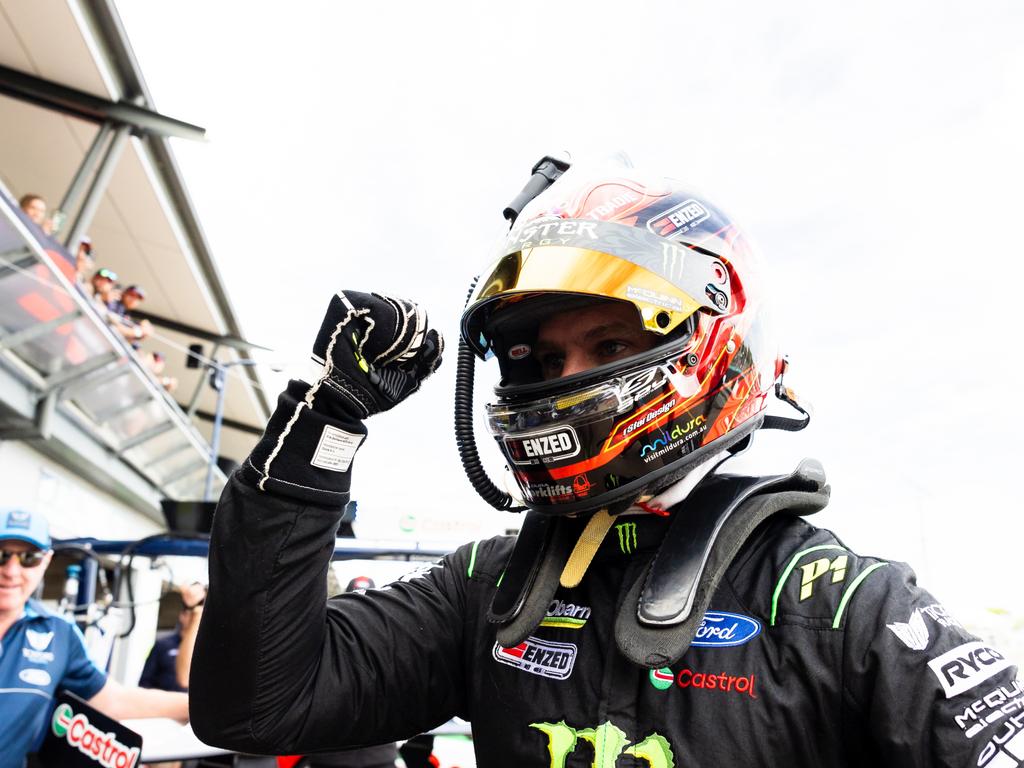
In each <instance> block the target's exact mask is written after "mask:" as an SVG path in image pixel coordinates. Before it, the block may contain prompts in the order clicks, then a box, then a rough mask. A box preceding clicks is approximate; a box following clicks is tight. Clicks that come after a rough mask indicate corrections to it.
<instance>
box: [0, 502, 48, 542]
mask: <svg viewBox="0 0 1024 768" xmlns="http://www.w3.org/2000/svg"><path fill="white" fill-rule="evenodd" d="M4 539H17V540H18V541H27V542H28V543H29V544H32V545H33V546H36V547H39V548H40V549H44V550H45V549H49V548H50V526H48V525H47V524H46V518H45V517H43V516H42V515H41V514H39V513H36V514H32V513H31V512H28V511H26V510H24V509H2V510H0V541H3V540H4Z"/></svg>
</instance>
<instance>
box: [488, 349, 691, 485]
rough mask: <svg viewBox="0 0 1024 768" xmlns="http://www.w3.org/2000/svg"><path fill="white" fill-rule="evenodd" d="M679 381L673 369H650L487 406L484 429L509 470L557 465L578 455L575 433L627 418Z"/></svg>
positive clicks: (666, 366)
mask: <svg viewBox="0 0 1024 768" xmlns="http://www.w3.org/2000/svg"><path fill="white" fill-rule="evenodd" d="M680 378H681V377H679V375H678V373H677V372H676V370H675V368H673V367H672V366H670V365H667V364H664V365H655V366H651V367H649V368H646V369H644V370H641V371H633V372H631V373H628V374H625V375H623V376H620V377H617V378H614V379H611V380H610V381H606V382H602V383H600V384H593V385H590V386H584V387H581V388H579V389H576V390H573V391H570V392H564V393H560V394H556V395H552V396H550V397H542V398H538V399H536V400H531V401H529V402H525V403H523V402H519V403H513V402H499V403H496V404H488V405H486V416H487V429H488V431H490V433H491V434H492V435H494V437H495V438H496V439H497V440H499V441H501V442H502V443H503V444H504V447H505V451H506V453H507V455H508V456H509V458H510V459H511V460H512V462H513V463H514V464H520V465H529V464H532V465H547V464H551V463H553V462H559V463H560V462H563V461H565V460H568V459H571V458H572V457H573V456H575V455H576V454H577V453H579V450H580V444H579V441H578V439H577V437H576V432H575V430H576V428H584V427H587V426H589V425H590V424H593V423H595V422H600V421H604V420H606V419H608V418H612V417H614V416H616V415H618V414H621V413H626V412H627V411H629V410H631V409H632V408H633V406H634V405H635V404H636V403H637V402H638V401H639V400H640V399H642V398H646V397H648V396H649V395H650V394H651V393H652V392H656V391H658V390H660V389H662V388H663V387H664V386H665V384H666V383H667V382H669V381H670V380H672V381H674V382H675V383H676V385H677V387H678V386H681V381H680Z"/></svg>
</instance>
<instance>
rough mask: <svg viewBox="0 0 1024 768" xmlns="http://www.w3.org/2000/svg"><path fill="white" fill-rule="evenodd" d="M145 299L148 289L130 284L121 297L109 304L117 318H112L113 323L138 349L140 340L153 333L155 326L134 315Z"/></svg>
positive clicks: (133, 346) (134, 347)
mask: <svg viewBox="0 0 1024 768" xmlns="http://www.w3.org/2000/svg"><path fill="white" fill-rule="evenodd" d="M145 299H146V291H145V290H144V289H143V287H142V286H141V285H129V286H128V287H127V288H125V289H124V290H123V291H122V292H121V298H120V299H119V300H117V301H114V302H113V303H112V304H110V305H109V307H110V312H111V314H112V315H115V316H116V318H117V319H116V320H113V319H112V323H111V324H112V325H114V327H115V328H116V329H117V330H118V332H120V334H121V335H122V336H123V337H124V338H125V341H127V342H128V343H130V344H131V345H132V348H133V349H138V348H139V342H141V341H142V340H143V339H145V338H148V337H149V335H150V334H151V333H153V326H152V325H151V324H150V322H149V321H148V320H136V319H135V318H134V317H132V311H133V310H135V309H136V308H137V307H138V306H139V304H141V303H142V302H143V301H145Z"/></svg>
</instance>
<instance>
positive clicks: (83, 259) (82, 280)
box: [75, 235, 96, 285]
mask: <svg viewBox="0 0 1024 768" xmlns="http://www.w3.org/2000/svg"><path fill="white" fill-rule="evenodd" d="M95 265H96V262H95V260H94V259H93V256H92V240H91V239H90V238H89V236H88V235H86V236H85V237H83V238H82V242H80V243H79V244H78V251H77V252H76V253H75V279H76V280H77V281H78V284H79V285H85V284H86V282H87V280H88V274H89V273H90V272H92V270H93V267H94V266H95Z"/></svg>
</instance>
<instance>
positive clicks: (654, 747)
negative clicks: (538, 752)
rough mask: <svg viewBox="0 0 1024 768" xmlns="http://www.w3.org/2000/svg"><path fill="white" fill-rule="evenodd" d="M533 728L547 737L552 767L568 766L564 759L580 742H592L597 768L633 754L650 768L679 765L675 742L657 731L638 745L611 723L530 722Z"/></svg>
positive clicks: (550, 765) (605, 767) (610, 766)
mask: <svg viewBox="0 0 1024 768" xmlns="http://www.w3.org/2000/svg"><path fill="white" fill-rule="evenodd" d="M530 727H531V728H536V729H537V730H538V731H540V732H541V733H543V734H544V735H545V736H547V739H548V744H547V752H548V757H549V758H550V763H549V768H565V761H566V758H568V757H569V755H570V754H571V753H572V752H574V751H575V750H576V746H577V745H578V744H579V742H580V741H584V742H586V743H587V744H589V745H590V748H591V749H592V750H593V753H594V758H593V760H592V761H591V762H590V764H591V765H592V766H594V767H595V768H614V766H615V761H616V759H617V758H618V756H619V755H631V756H632V757H634V758H636V759H637V760H641V761H644V762H646V763H647V765H648V766H649V767H650V768H673V766H674V765H675V764H676V760H675V756H674V755H673V754H672V745H671V744H669V741H668V739H666V738H665V737H664V736H661V735H659V734H657V733H652V734H651V735H650V736H648V737H647V738H645V739H643V740H642V741H639V742H637V743H636V744H633V745H630V744H629V739H628V738H626V732H625V731H623V730H622V729H621V728H619V727H618V726H616V725H615V724H613V723H611V722H605V723H601V725H599V726H597V727H596V728H580V729H578V730H577V729H576V728H573V727H571V726H569V725H566V724H565V721H564V720H563V721H561V722H558V723H530Z"/></svg>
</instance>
